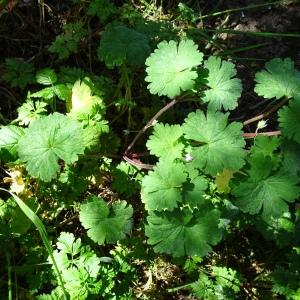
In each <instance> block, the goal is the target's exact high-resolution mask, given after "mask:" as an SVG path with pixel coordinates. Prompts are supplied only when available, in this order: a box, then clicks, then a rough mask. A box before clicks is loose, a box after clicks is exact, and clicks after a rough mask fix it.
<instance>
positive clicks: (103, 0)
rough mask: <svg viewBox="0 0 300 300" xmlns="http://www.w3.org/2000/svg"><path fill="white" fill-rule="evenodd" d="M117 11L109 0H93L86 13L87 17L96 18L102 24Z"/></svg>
mask: <svg viewBox="0 0 300 300" xmlns="http://www.w3.org/2000/svg"><path fill="white" fill-rule="evenodd" d="M116 11H117V8H116V6H115V5H114V4H113V3H111V1H109V0H93V1H91V3H90V6H89V9H88V11H87V14H88V15H91V16H95V15H96V16H97V17H98V18H99V20H100V21H101V22H102V23H105V22H106V20H107V19H108V18H109V17H110V16H111V15H112V14H114V13H115V12H116Z"/></svg>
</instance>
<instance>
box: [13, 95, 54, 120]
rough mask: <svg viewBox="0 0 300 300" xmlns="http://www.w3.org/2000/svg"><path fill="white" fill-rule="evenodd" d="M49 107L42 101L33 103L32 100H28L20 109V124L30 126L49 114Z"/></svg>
mask: <svg viewBox="0 0 300 300" xmlns="http://www.w3.org/2000/svg"><path fill="white" fill-rule="evenodd" d="M47 105H48V104H47V103H45V102H42V101H35V102H33V101H32V100H31V99H27V101H26V102H25V103H23V104H22V105H21V106H20V107H19V108H18V122H19V124H20V125H29V124H30V123H31V122H34V121H35V120H37V119H40V118H41V117H43V116H45V115H46V113H47V109H46V106H47Z"/></svg>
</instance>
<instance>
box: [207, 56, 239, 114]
mask: <svg viewBox="0 0 300 300" xmlns="http://www.w3.org/2000/svg"><path fill="white" fill-rule="evenodd" d="M204 66H205V68H207V69H208V78H207V86H208V87H209V89H208V90H206V91H205V92H204V97H203V98H202V100H203V101H204V102H208V103H209V106H210V107H212V108H213V109H215V110H220V109H221V108H222V107H223V108H224V109H225V110H232V109H235V108H236V107H237V105H238V102H237V100H238V98H239V97H240V96H241V93H242V84H241V81H240V79H237V78H235V75H236V69H235V66H234V64H233V63H231V62H228V61H222V60H221V58H219V57H216V56H210V57H209V58H208V60H207V61H205V63H204Z"/></svg>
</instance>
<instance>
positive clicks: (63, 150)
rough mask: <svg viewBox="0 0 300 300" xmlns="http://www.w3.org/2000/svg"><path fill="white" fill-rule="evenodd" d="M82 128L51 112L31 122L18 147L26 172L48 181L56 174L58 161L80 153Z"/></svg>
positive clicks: (75, 156)
mask: <svg viewBox="0 0 300 300" xmlns="http://www.w3.org/2000/svg"><path fill="white" fill-rule="evenodd" d="M84 149H85V145H84V144H83V129H82V127H81V125H80V123H78V122H77V121H74V120H71V119H70V118H68V117H66V116H64V115H62V114H59V113H54V114H52V115H49V116H47V117H44V118H42V119H38V120H36V121H35V122H33V123H31V124H30V125H29V127H28V129H27V130H26V131H25V135H24V136H23V137H22V138H21V139H20V141H19V144H18V153H19V156H20V159H21V160H22V161H23V162H25V163H26V170H27V171H28V173H29V174H30V175H31V176H33V177H36V178H39V179H41V180H43V181H50V180H51V179H52V178H54V177H56V173H57V172H58V171H59V168H60V165H59V160H60V159H62V160H64V161H65V163H67V164H71V163H74V162H75V161H77V160H78V155H79V154H83V152H84Z"/></svg>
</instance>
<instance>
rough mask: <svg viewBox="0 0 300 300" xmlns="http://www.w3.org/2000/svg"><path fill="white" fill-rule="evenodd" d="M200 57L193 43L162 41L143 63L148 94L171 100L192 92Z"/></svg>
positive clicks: (200, 61)
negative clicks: (181, 94) (183, 92)
mask: <svg viewBox="0 0 300 300" xmlns="http://www.w3.org/2000/svg"><path fill="white" fill-rule="evenodd" d="M202 60H203V54H202V53H201V52H199V51H198V50H197V45H196V44H195V43H194V42H193V41H192V40H187V39H186V40H182V41H180V42H179V43H177V42H175V41H170V42H166V41H162V42H161V43H159V44H158V45H157V49H156V50H155V51H154V52H153V53H152V54H151V55H150V56H149V57H148V58H147V60H146V66H147V68H146V72H147V77H146V78H145V80H146V81H147V82H150V84H149V85H148V89H149V90H150V93H151V94H158V95H159V96H163V95H165V96H168V97H169V98H174V97H176V96H178V95H180V93H181V92H182V91H187V90H191V89H192V88H193V86H194V83H195V79H196V78H197V77H198V74H197V72H196V71H195V70H194V68H195V67H197V66H198V65H200V64H201V63H202Z"/></svg>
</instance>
